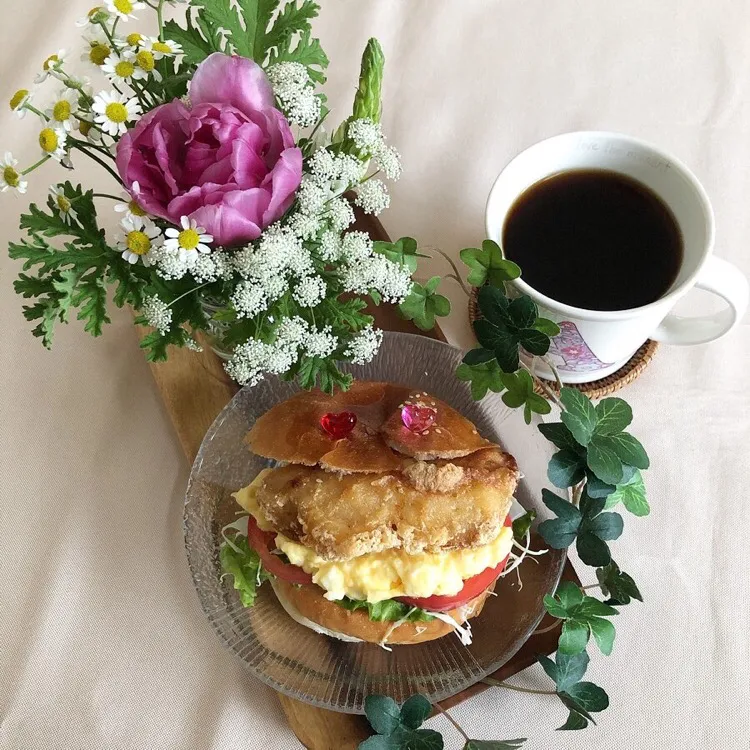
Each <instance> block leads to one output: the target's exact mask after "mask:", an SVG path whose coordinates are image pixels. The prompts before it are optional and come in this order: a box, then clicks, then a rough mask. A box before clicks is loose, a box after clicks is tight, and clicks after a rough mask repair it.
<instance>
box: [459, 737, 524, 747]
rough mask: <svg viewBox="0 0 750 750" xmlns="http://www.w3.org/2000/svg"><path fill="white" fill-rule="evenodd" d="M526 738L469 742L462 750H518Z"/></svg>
mask: <svg viewBox="0 0 750 750" xmlns="http://www.w3.org/2000/svg"><path fill="white" fill-rule="evenodd" d="M524 742H526V738H525V737H522V738H520V739H517V740H469V741H468V742H467V743H466V744H465V745H464V750H518V749H519V748H520V747H521V746H522V745H523V743H524Z"/></svg>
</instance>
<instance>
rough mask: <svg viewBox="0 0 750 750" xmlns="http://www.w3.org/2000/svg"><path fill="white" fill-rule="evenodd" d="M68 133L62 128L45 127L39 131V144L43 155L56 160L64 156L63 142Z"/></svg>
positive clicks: (60, 159)
mask: <svg viewBox="0 0 750 750" xmlns="http://www.w3.org/2000/svg"><path fill="white" fill-rule="evenodd" d="M67 140H68V133H67V131H66V130H65V129H64V128H54V127H49V126H48V127H46V128H43V129H42V132H41V133H39V146H40V147H41V149H42V155H43V156H51V157H52V158H53V159H56V160H57V161H62V159H63V157H64V156H65V143H66V142H67Z"/></svg>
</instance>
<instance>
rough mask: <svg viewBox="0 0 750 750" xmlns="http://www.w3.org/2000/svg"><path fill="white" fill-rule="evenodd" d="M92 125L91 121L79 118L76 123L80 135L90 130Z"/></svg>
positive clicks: (86, 133)
mask: <svg viewBox="0 0 750 750" xmlns="http://www.w3.org/2000/svg"><path fill="white" fill-rule="evenodd" d="M92 127H93V125H92V123H90V122H86V121H85V120H81V121H80V122H79V123H78V130H80V131H81V135H88V134H89V133H90V132H91V128H92Z"/></svg>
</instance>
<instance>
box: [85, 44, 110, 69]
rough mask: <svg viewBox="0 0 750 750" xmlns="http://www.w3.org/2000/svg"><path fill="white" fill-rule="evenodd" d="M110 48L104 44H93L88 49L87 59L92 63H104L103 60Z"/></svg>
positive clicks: (107, 55)
mask: <svg viewBox="0 0 750 750" xmlns="http://www.w3.org/2000/svg"><path fill="white" fill-rule="evenodd" d="M110 52H112V50H111V49H110V48H109V47H108V46H107V45H106V44H101V43H98V44H94V45H92V47H91V50H90V51H89V60H91V62H92V63H94V65H104V61H105V60H106V59H107V58H108V57H109V55H110Z"/></svg>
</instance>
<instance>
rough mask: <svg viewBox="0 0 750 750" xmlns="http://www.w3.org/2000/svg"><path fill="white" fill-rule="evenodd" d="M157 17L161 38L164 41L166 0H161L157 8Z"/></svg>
mask: <svg viewBox="0 0 750 750" xmlns="http://www.w3.org/2000/svg"><path fill="white" fill-rule="evenodd" d="M156 19H157V21H158V22H159V40H160V41H162V42H163V41H164V0H159V7H158V8H157V9H156Z"/></svg>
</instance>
